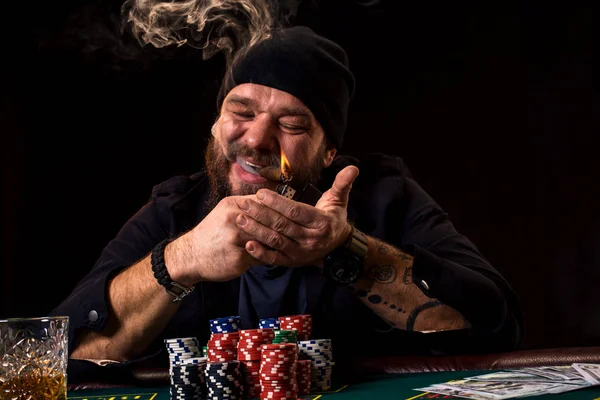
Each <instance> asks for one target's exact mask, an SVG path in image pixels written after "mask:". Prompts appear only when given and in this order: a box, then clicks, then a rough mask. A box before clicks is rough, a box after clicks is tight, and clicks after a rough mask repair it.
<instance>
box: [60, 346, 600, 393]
mask: <svg viewBox="0 0 600 400" xmlns="http://www.w3.org/2000/svg"><path fill="white" fill-rule="evenodd" d="M574 362H585V363H600V347H570V348H555V349H540V350H521V351H513V352H506V353H498V354H485V355H458V356H439V357H433V356H429V357H419V356H408V357H378V358H363V359H356V360H355V361H354V362H353V363H352V364H351V365H347V366H346V377H347V378H349V379H352V378H357V377H364V376H369V375H382V374H406V373H419V372H441V371H467V370H492V369H506V368H521V367H532V366H551V365H570V364H572V363H574ZM92 376H93V377H97V376H98V375H97V374H90V379H89V382H87V381H85V380H81V381H80V382H81V383H76V384H69V390H83V389H96V388H106V387H128V386H159V385H166V384H168V382H169V372H168V370H166V369H150V368H145V369H137V370H133V371H131V373H130V374H126V375H123V374H120V378H119V380H112V381H111V380H110V379H107V380H104V379H101V381H99V380H98V379H97V378H96V379H94V378H92Z"/></svg>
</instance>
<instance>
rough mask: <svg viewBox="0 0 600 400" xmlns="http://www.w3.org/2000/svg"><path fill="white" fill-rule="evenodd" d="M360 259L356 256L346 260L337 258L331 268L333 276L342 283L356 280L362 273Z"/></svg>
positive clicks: (330, 271)
mask: <svg viewBox="0 0 600 400" xmlns="http://www.w3.org/2000/svg"><path fill="white" fill-rule="evenodd" d="M360 270H361V266H360V261H359V260H357V259H355V258H354V257H348V258H347V259H345V260H335V261H333V262H332V264H331V266H330V268H329V274H330V276H331V278H332V279H333V280H334V281H336V282H340V283H352V282H356V280H357V279H358V277H359V275H360Z"/></svg>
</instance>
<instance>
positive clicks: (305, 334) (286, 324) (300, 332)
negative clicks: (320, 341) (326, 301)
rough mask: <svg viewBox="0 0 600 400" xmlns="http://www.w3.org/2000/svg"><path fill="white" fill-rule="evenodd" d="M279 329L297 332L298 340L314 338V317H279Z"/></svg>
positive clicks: (303, 315) (304, 315)
mask: <svg viewBox="0 0 600 400" xmlns="http://www.w3.org/2000/svg"><path fill="white" fill-rule="evenodd" d="M279 327H280V328H279V329H282V330H288V331H296V332H297V337H298V340H309V339H311V338H312V317H311V316H310V314H302V315H291V316H286V317H279Z"/></svg>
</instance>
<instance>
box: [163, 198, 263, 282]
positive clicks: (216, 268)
mask: <svg viewBox="0 0 600 400" xmlns="http://www.w3.org/2000/svg"><path fill="white" fill-rule="evenodd" d="M255 200H256V196H255V195H250V196H230V197H226V198H225V199H223V200H221V201H220V202H219V204H217V206H216V207H215V208H214V209H213V210H212V211H211V212H210V213H209V214H208V215H207V216H206V218H204V219H203V220H202V222H200V223H199V224H198V225H196V227H194V229H192V230H190V231H189V232H187V233H185V234H184V235H182V236H181V237H180V238H178V239H177V240H175V241H174V242H172V243H170V244H169V245H168V246H167V248H166V250H165V263H166V264H167V265H168V266H169V273H170V275H171V279H173V280H174V281H176V282H180V283H182V284H188V285H191V284H195V283H196V282H199V281H202V280H204V281H227V280H231V279H234V278H237V277H238V276H240V275H242V274H243V273H244V272H246V270H248V268H250V267H251V266H253V265H261V264H263V263H262V262H260V261H258V260H257V259H255V258H253V257H252V256H251V255H249V254H248V252H247V251H246V249H245V248H244V246H245V245H246V243H247V242H248V241H249V240H251V239H252V237H251V236H250V235H248V234H246V233H245V232H244V231H243V230H241V229H239V228H238V226H237V224H236V219H237V218H238V217H239V216H240V215H243V214H244V212H243V211H242V210H240V208H239V207H238V204H244V203H246V202H251V203H255V204H256V201H255ZM178 279H179V280H178Z"/></svg>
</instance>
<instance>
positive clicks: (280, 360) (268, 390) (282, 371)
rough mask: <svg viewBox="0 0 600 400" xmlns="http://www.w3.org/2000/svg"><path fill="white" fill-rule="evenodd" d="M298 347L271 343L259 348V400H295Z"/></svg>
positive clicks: (296, 392) (290, 344)
mask: <svg viewBox="0 0 600 400" xmlns="http://www.w3.org/2000/svg"><path fill="white" fill-rule="evenodd" d="M297 362H298V346H297V345H296V344H295V343H272V344H264V345H262V346H261V361H260V386H261V391H260V399H261V400H266V399H278V400H296V399H297V397H298V385H297V383H296V371H297Z"/></svg>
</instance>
